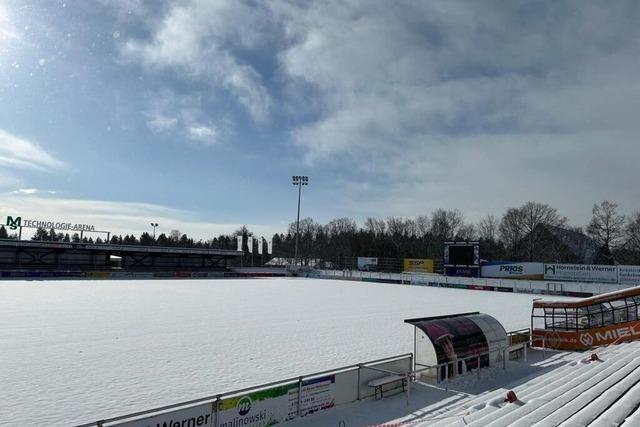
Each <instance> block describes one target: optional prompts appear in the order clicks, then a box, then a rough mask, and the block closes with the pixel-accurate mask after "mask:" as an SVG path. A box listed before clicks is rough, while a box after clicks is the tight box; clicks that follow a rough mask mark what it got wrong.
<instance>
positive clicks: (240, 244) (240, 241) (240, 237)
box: [237, 236, 242, 251]
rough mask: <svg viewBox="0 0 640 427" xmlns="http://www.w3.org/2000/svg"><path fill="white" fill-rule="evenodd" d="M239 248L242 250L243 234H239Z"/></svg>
mask: <svg viewBox="0 0 640 427" xmlns="http://www.w3.org/2000/svg"><path fill="white" fill-rule="evenodd" d="M237 239H238V250H239V251H242V236H238V237H237Z"/></svg>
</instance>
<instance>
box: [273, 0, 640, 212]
mask: <svg viewBox="0 0 640 427" xmlns="http://www.w3.org/2000/svg"><path fill="white" fill-rule="evenodd" d="M278 5H281V4H279V3H278ZM278 7H280V6H278ZM280 12H281V14H282V16H283V20H284V21H286V26H287V35H288V38H289V40H290V44H289V45H288V46H287V47H286V48H285V49H284V50H283V51H281V52H280V60H281V64H282V67H283V72H285V73H286V74H287V75H288V76H289V77H290V78H292V79H296V80H299V81H302V82H304V83H306V84H307V85H309V86H310V87H312V88H314V89H315V92H314V93H315V94H316V95H317V97H318V99H319V100H320V101H321V103H322V108H321V113H320V114H319V116H318V117H317V119H316V120H308V121H307V122H306V123H304V124H302V125H299V126H296V127H294V128H293V130H292V136H293V139H294V142H295V143H296V144H297V145H298V146H299V147H301V148H302V150H303V152H304V153H305V155H306V160H307V162H308V163H309V164H311V165H314V166H316V167H322V166H324V165H332V166H333V167H335V163H336V162H337V161H338V162H340V161H342V162H343V163H344V164H347V165H349V166H350V167H351V168H352V170H353V171H354V172H356V173H357V175H358V179H360V180H364V181H369V182H371V181H372V182H376V181H380V182H382V184H381V185H379V186H377V187H378V189H377V190H376V191H375V192H369V193H366V194H348V195H345V199H347V200H352V201H353V205H352V208H353V209H352V212H359V211H360V212H362V210H363V209H365V207H368V208H369V210H368V213H369V214H372V215H374V216H379V215H380V212H384V213H387V212H392V213H394V214H398V215H406V214H418V213H423V212H425V211H429V210H432V209H434V208H436V207H460V208H462V209H463V210H465V211H468V212H477V213H479V214H484V213H487V212H495V213H499V212H500V211H501V210H502V209H503V208H505V207H507V206H513V205H517V204H518V203H520V202H521V201H526V200H531V199H536V200H540V201H543V202H550V203H554V204H555V205H556V206H557V207H559V208H560V209H561V210H562V211H563V213H565V214H567V215H570V216H571V217H572V218H576V219H577V220H578V221H585V219H586V218H585V215H588V214H589V212H590V206H591V204H593V203H595V202H598V201H599V200H602V199H603V198H613V199H614V200H618V201H620V204H621V206H622V205H626V206H625V207H626V208H628V209H638V208H639V207H640V206H639V205H638V202H637V201H635V200H637V197H635V196H633V191H634V190H633V188H632V186H633V185H632V184H631V183H636V182H638V179H639V178H640V175H639V173H640V172H639V169H638V168H637V167H635V166H634V165H633V161H631V160H629V159H634V158H635V159H637V158H639V157H640V144H638V143H637V135H638V134H639V133H640V122H638V120H637V118H636V116H637V111H638V108H639V107H640V75H638V73H637V69H638V58H640V44H638V43H637V41H638V40H640V29H639V28H638V26H637V25H636V23H635V22H636V21H637V19H638V18H640V16H638V9H637V8H634V7H633V6H632V4H631V3H624V2H622V3H618V4H617V6H616V7H609V5H607V6H605V5H602V4H599V3H596V2H581V3H580V4H579V5H576V4H574V5H572V6H567V5H559V4H557V3H554V2H550V3H544V2H542V3H539V4H538V6H537V7H536V8H535V10H534V9H533V8H529V7H526V6H524V5H523V4H522V3H517V2H512V3H509V4H507V5H505V4H504V3H499V4H494V5H493V6H492V5H490V4H486V3H483V4H476V3H473V2H455V1H448V0H447V1H434V2H423V3H419V2H418V3H416V2H395V3H394V5H393V6H392V7H389V4H388V3H386V2H372V1H350V2H347V3H345V4H344V7H336V6H335V5H333V7H332V6H327V5H326V4H324V3H310V4H305V5H304V6H301V5H300V6H296V5H294V6H292V5H286V6H282V7H280ZM605 29H606V30H605ZM380 177H384V179H380ZM380 189H382V191H380Z"/></svg>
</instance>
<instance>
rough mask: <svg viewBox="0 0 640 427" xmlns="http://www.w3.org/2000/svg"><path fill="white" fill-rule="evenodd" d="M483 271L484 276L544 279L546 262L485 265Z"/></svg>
mask: <svg viewBox="0 0 640 427" xmlns="http://www.w3.org/2000/svg"><path fill="white" fill-rule="evenodd" d="M481 271H482V273H481V275H482V277H495V278H499V279H502V278H505V279H528V280H542V279H544V264H543V263H541V262H519V263H513V264H496V265H483V266H482V268H481Z"/></svg>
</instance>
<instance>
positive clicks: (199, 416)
mask: <svg viewBox="0 0 640 427" xmlns="http://www.w3.org/2000/svg"><path fill="white" fill-rule="evenodd" d="M238 243H239V247H238V248H237V249H238V250H220V249H211V248H207V249H195V248H180V247H158V246H150V247H149V246H135V245H119V244H105V243H102V244H96V243H85V242H75V243H74V242H56V241H54V242H47V241H34V240H29V241H27V240H15V239H5V240H1V241H0V264H1V267H2V268H1V271H2V279H5V280H6V282H5V283H3V286H2V288H0V289H2V292H3V298H2V301H3V304H5V306H4V307H3V310H2V311H3V312H4V313H11V307H14V306H15V305H16V304H18V301H20V298H27V299H29V300H32V301H38V303H36V304H31V305H30V308H29V309H27V310H24V311H22V312H15V311H14V315H13V316H10V317H6V318H4V319H3V320H4V324H5V325H6V326H7V329H8V330H17V329H16V328H18V324H20V323H23V322H24V320H23V316H28V317H31V318H33V316H37V313H47V316H46V318H42V322H44V323H41V325H40V327H38V325H39V324H40V321H39V320H36V321H35V322H33V321H32V322H30V325H31V328H36V329H34V333H28V334H27V336H28V337H29V338H28V340H27V342H26V344H25V343H22V344H20V343H19V342H18V341H15V342H14V341H12V340H11V339H9V340H8V343H9V348H10V349H13V351H11V352H10V354H12V356H11V358H10V360H9V361H8V363H7V364H5V369H9V370H15V369H18V366H19V364H20V363H22V362H21V360H20V359H19V358H16V357H17V356H18V357H19V355H20V354H24V355H27V354H29V358H30V363H31V364H32V366H37V368H33V369H32V370H31V373H30V375H31V376H32V378H33V379H32V380H31V381H32V383H33V381H35V383H33V384H37V388H38V389H39V390H41V391H43V392H45V393H47V394H51V395H55V396H58V397H57V398H56V399H54V400H52V401H51V404H45V405H39V406H40V409H38V410H35V412H33V411H34V408H33V407H30V408H29V413H28V414H27V413H21V411H22V408H25V405H24V402H25V401H26V400H29V399H30V393H29V389H23V388H20V387H19V386H18V383H17V381H21V380H22V379H21V378H20V377H18V378H16V377H15V376H14V377H12V380H11V381H10V382H9V383H8V386H9V389H10V390H12V397H10V398H9V399H8V400H7V403H8V404H7V406H6V407H5V408H6V409H5V410H4V411H6V412H5V413H2V414H0V415H2V419H9V420H13V421H10V422H9V424H10V425H11V424H16V425H18V424H20V421H19V420H20V419H23V420H24V419H27V418H28V419H29V422H32V421H37V422H38V423H40V422H45V420H49V422H51V423H52V424H61V425H62V424H71V425H78V426H87V427H88V426H112V425H113V426H156V425H158V426H160V425H181V424H183V423H184V424H185V425H207V426H232V425H243V424H246V425H256V426H257V425H267V424H264V423H265V422H266V421H265V420H271V421H269V422H273V421H278V422H279V423H286V424H291V425H312V426H314V425H317V426H323V425H424V426H431V425H443V426H444V425H461V423H463V424H471V425H511V424H512V423H513V422H514V421H515V420H525V421H526V424H527V425H532V424H535V423H542V424H544V425H574V424H573V423H574V421H575V420H583V421H580V422H581V423H586V424H582V425H587V424H593V425H600V423H609V422H612V423H613V425H616V423H615V422H613V421H611V420H618V424H623V423H631V424H630V425H632V424H633V422H634V420H636V418H637V417H638V416H640V413H639V412H637V411H636V408H637V407H638V404H639V403H640V400H638V399H640V398H638V397H637V394H636V393H634V390H635V389H634V386H635V384H637V382H638V381H640V376H639V375H640V366H637V367H636V365H635V364H634V363H635V362H633V361H634V360H635V358H634V354H635V352H636V351H637V346H636V342H634V341H635V340H636V338H638V337H640V334H638V333H637V330H639V329H640V326H639V325H640V323H639V320H638V319H639V316H640V304H639V302H640V287H637V288H635V287H633V280H632V279H630V277H635V276H634V275H635V274H636V273H635V271H636V270H638V269H640V267H633V266H619V267H616V268H615V269H614V270H615V281H614V280H613V279H611V280H610V281H609V282H610V283H607V280H606V276H603V275H606V274H610V275H611V274H612V273H611V270H612V269H611V268H609V267H606V266H601V267H599V266H596V265H593V266H586V267H588V270H589V274H586V273H585V272H586V267H585V268H582V267H580V266H577V265H564V264H548V265H547V264H545V265H536V264H535V263H521V264H518V263H508V264H501V265H496V264H491V263H488V264H487V263H486V262H485V263H483V262H481V258H480V254H481V245H480V244H479V243H478V242H468V241H447V242H445V244H444V247H443V252H442V253H443V255H442V264H441V269H442V273H441V274H438V273H435V269H436V266H437V264H438V263H437V262H434V260H432V259H405V260H403V261H402V262H400V264H398V262H389V261H387V260H385V259H382V258H381V259H378V258H375V257H370V256H369V257H360V258H359V259H358V260H357V262H355V261H354V262H353V265H354V266H353V268H352V269H344V268H341V269H326V266H327V264H326V263H318V267H316V268H304V269H300V268H298V269H295V268H282V267H276V268H274V267H264V266H263V267H253V268H252V267H241V266H238V258H240V259H241V258H242V257H243V256H244V255H245V253H244V251H242V250H241V248H242V246H240V244H242V243H244V241H240V239H238ZM240 264H242V262H240ZM583 267H584V266H583ZM323 268H324V269H323ZM621 272H622V273H621ZM545 274H546V277H545ZM556 274H559V275H562V277H563V278H565V279H567V278H568V279H571V280H565V281H562V280H558V279H555V278H554V277H553V275H556ZM590 275H591V276H590ZM278 276H279V277H281V278H278ZM514 276H516V278H514ZM569 276H570V277H569ZM611 277H613V276H611ZM61 279H64V281H62V282H58V283H60V285H54V283H56V282H55V281H59V280H61ZM25 280H28V282H25ZM57 286H64V287H65V289H66V292H65V297H64V299H60V298H61V297H60V295H58V294H57V293H56V289H57ZM52 292H53V293H52ZM363 294H368V295H369V297H368V298H367V299H365V300H363V299H362V295H363ZM332 295H341V300H340V301H339V302H338V301H337V300H335V299H334V298H333V297H332ZM258 301H260V303H258ZM428 301H430V302H428ZM318 307H323V308H322V309H320V310H318ZM353 307H358V310H357V311H356V312H354V311H353ZM149 310H152V311H149ZM167 310H169V311H167ZM314 312H315V313H314ZM143 313H144V314H143ZM302 313H305V314H304V315H303V314H302ZM355 313H359V315H357V314H355ZM374 313H375V318H376V320H375V324H376V325H377V326H376V327H373V324H372V323H371V322H370V321H368V319H371V316H372V315H374ZM288 314H292V315H293V317H294V318H297V319H304V322H305V323H304V324H302V325H298V324H295V323H290V322H287V321H286V320H285V319H286V318H287V317H288ZM140 315H142V316H143V317H142V318H141V319H140V320H136V318H137V316H140ZM167 315H168V317H167ZM354 315H356V317H355V318H354ZM425 315H427V317H425ZM358 317H361V318H358ZM239 318H241V319H242V324H241V325H240V324H237V323H236V322H237V320H234V319H239ZM35 319H37V317H36V318H35ZM81 319H86V321H88V323H84V321H82V320H81ZM99 319H104V321H102V320H99ZM175 319H181V320H180V322H175V321H174V320H175ZM78 321H79V324H78ZM69 322H73V326H71V325H72V323H69ZM121 322H126V324H127V326H126V327H124V325H125V323H121ZM202 322H204V323H205V324H207V325H211V326H208V327H206V328H204V329H203V328H202ZM283 322H284V323H283ZM316 322H320V323H321V324H323V325H324V328H323V330H324V331H325V333H324V334H323V333H322V332H321V331H317V329H316V328H313V327H312V326H311V325H312V324H314V323H316ZM254 324H255V325H256V326H257V325H260V327H261V329H262V330H263V332H262V333H261V334H259V335H256V333H255V332H254V326H252V325H254ZM65 325H67V326H66V327H65ZM232 325H233V326H232ZM123 327H124V328H123ZM229 327H231V328H233V330H234V334H233V336H234V337H235V338H234V339H233V340H229V336H228V335H227V333H226V332H225V331H227V330H228V328H229ZM39 328H42V330H47V329H49V328H53V329H51V331H50V332H48V333H47V334H46V335H43V334H41V333H35V331H36V330H39ZM158 328H160V329H159V330H158ZM355 330H358V331H359V332H358V339H354V338H353V331H355ZM160 331H165V332H162V333H159V332H160ZM68 334H71V335H70V337H73V338H71V343H76V344H71V345H62V346H60V345H58V344H55V345H54V343H59V342H60V341H64V338H63V337H64V336H65V335H68ZM87 334H90V335H91V336H92V337H93V338H92V339H91V341H92V342H93V344H90V343H89V341H86V338H83V337H85V336H87ZM140 334H144V335H148V336H149V337H154V338H153V341H152V342H153V343H154V344H153V345H152V346H151V347H149V348H145V347H142V348H141V347H140V345H139V339H138V337H139V336H140ZM176 342H177V343H180V344H179V346H178V347H177V348H173V344H175V343H176ZM218 344H221V345H222V347H218ZM52 345H53V347H52ZM18 346H19V347H20V348H22V349H23V350H22V351H24V353H22V352H21V351H18V348H19V347H18ZM74 347H75V348H77V349H78V350H76V351H77V352H78V353H77V354H76V355H75V356H71V357H68V356H69V354H68V352H69V351H74V350H73V348H74ZM35 348H46V349H47V350H46V351H44V352H42V353H41V354H42V356H43V357H44V358H41V357H39V356H35V358H34V354H36V355H37V354H38V353H34V350H35ZM327 350H328V352H327ZM59 352H61V353H59ZM274 352H275V353H274ZM325 353H326V354H325ZM65 355H66V356H65ZM242 355H246V357H247V358H246V359H245V358H243V357H242ZM256 357H259V360H256V359H255V358H256ZM125 359H126V360H130V362H129V363H128V365H129V366H127V367H126V368H124V369H121V373H120V374H115V377H114V371H113V368H110V367H109V365H111V364H113V365H114V366H116V365H117V366H122V364H123V363H125V364H126V362H125ZM161 360H165V362H161ZM78 363H81V364H82V366H83V369H82V370H79V371H77V370H75V369H74V368H73V366H75V365H76V364H78ZM208 366H216V367H217V369H216V371H215V372H213V373H211V372H209V373H208V371H209V370H208V368H207V367H208ZM87 369H90V370H91V372H93V374H92V375H93V376H94V377H95V379H92V380H90V381H87V380H86V372H87V371H86V370H87ZM49 370H53V371H55V372H59V375H62V376H64V378H65V380H64V381H61V382H57V381H51V380H48V379H47V375H46V374H45V371H49ZM614 371H615V372H616V374H615V375H612V374H611V372H614ZM567 375H570V376H571V377H572V378H574V377H575V378H576V379H575V380H573V381H572V382H571V384H573V383H575V384H576V385H575V386H574V387H569V386H567V385H563V386H562V387H560V386H554V384H555V383H559V384H561V383H563V380H562V378H564V377H565V376H567ZM600 377H602V378H603V381H595V380H594V378H600ZM583 378H585V379H588V380H583ZM604 378H606V381H605V380H604ZM186 379H188V381H185V380H186ZM114 380H115V381H116V383H118V384H120V386H118V387H115V388H113V387H109V388H107V389H104V388H103V387H102V386H101V385H100V383H102V382H107V383H113V381H114ZM134 384H139V385H143V384H144V388H145V390H146V391H145V392H143V393H135V395H131V394H130V393H126V394H125V395H123V394H122V391H123V390H132V389H134V388H136V387H137V386H134ZM178 384H180V385H178ZM537 384H544V387H540V386H538V385H537ZM168 390H172V391H171V393H169V394H168V393H167V391H168ZM604 390H606V391H607V392H606V393H603V391H604ZM79 392H81V393H82V395H83V397H82V398H80V397H79V396H78V394H77V393H79ZM68 399H71V400H73V401H74V407H75V408H76V409H75V410H73V411H70V410H69V408H68V407H67V406H66V405H62V407H61V406H60V404H59V402H61V401H65V400H68ZM56 402H58V403H56ZM555 402H565V403H567V404H561V405H556V404H555ZM569 403H570V404H569ZM92 419H94V420H95V421H93V422H92V421H91V420H92ZM62 420H64V422H62ZM525 421H523V422H525ZM176 423H177V424H176ZM189 423H191V424H189ZM489 423H490V424H489ZM625 425H626V424H625Z"/></svg>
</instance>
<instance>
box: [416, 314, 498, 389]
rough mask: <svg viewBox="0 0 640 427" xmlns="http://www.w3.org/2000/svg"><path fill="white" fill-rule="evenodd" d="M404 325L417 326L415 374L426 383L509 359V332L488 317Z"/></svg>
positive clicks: (432, 319)
mask: <svg viewBox="0 0 640 427" xmlns="http://www.w3.org/2000/svg"><path fill="white" fill-rule="evenodd" d="M405 323H409V324H411V325H413V326H414V354H415V360H414V363H415V366H414V371H415V372H417V373H419V374H420V376H421V378H422V379H423V380H426V381H430V382H436V383H439V382H441V381H444V380H447V379H449V378H451V377H455V376H458V375H464V374H467V373H470V372H472V371H473V372H475V373H479V371H480V369H482V368H486V367H489V366H495V365H497V364H499V363H504V362H505V360H506V357H507V350H508V340H507V333H506V331H505V329H504V327H503V326H502V324H501V323H500V322H498V321H497V320H496V319H495V318H493V317H492V316H489V315H488V314H483V313H478V312H474V313H461V314H453V315H447V316H437V317H423V318H417V319H407V320H405Z"/></svg>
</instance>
